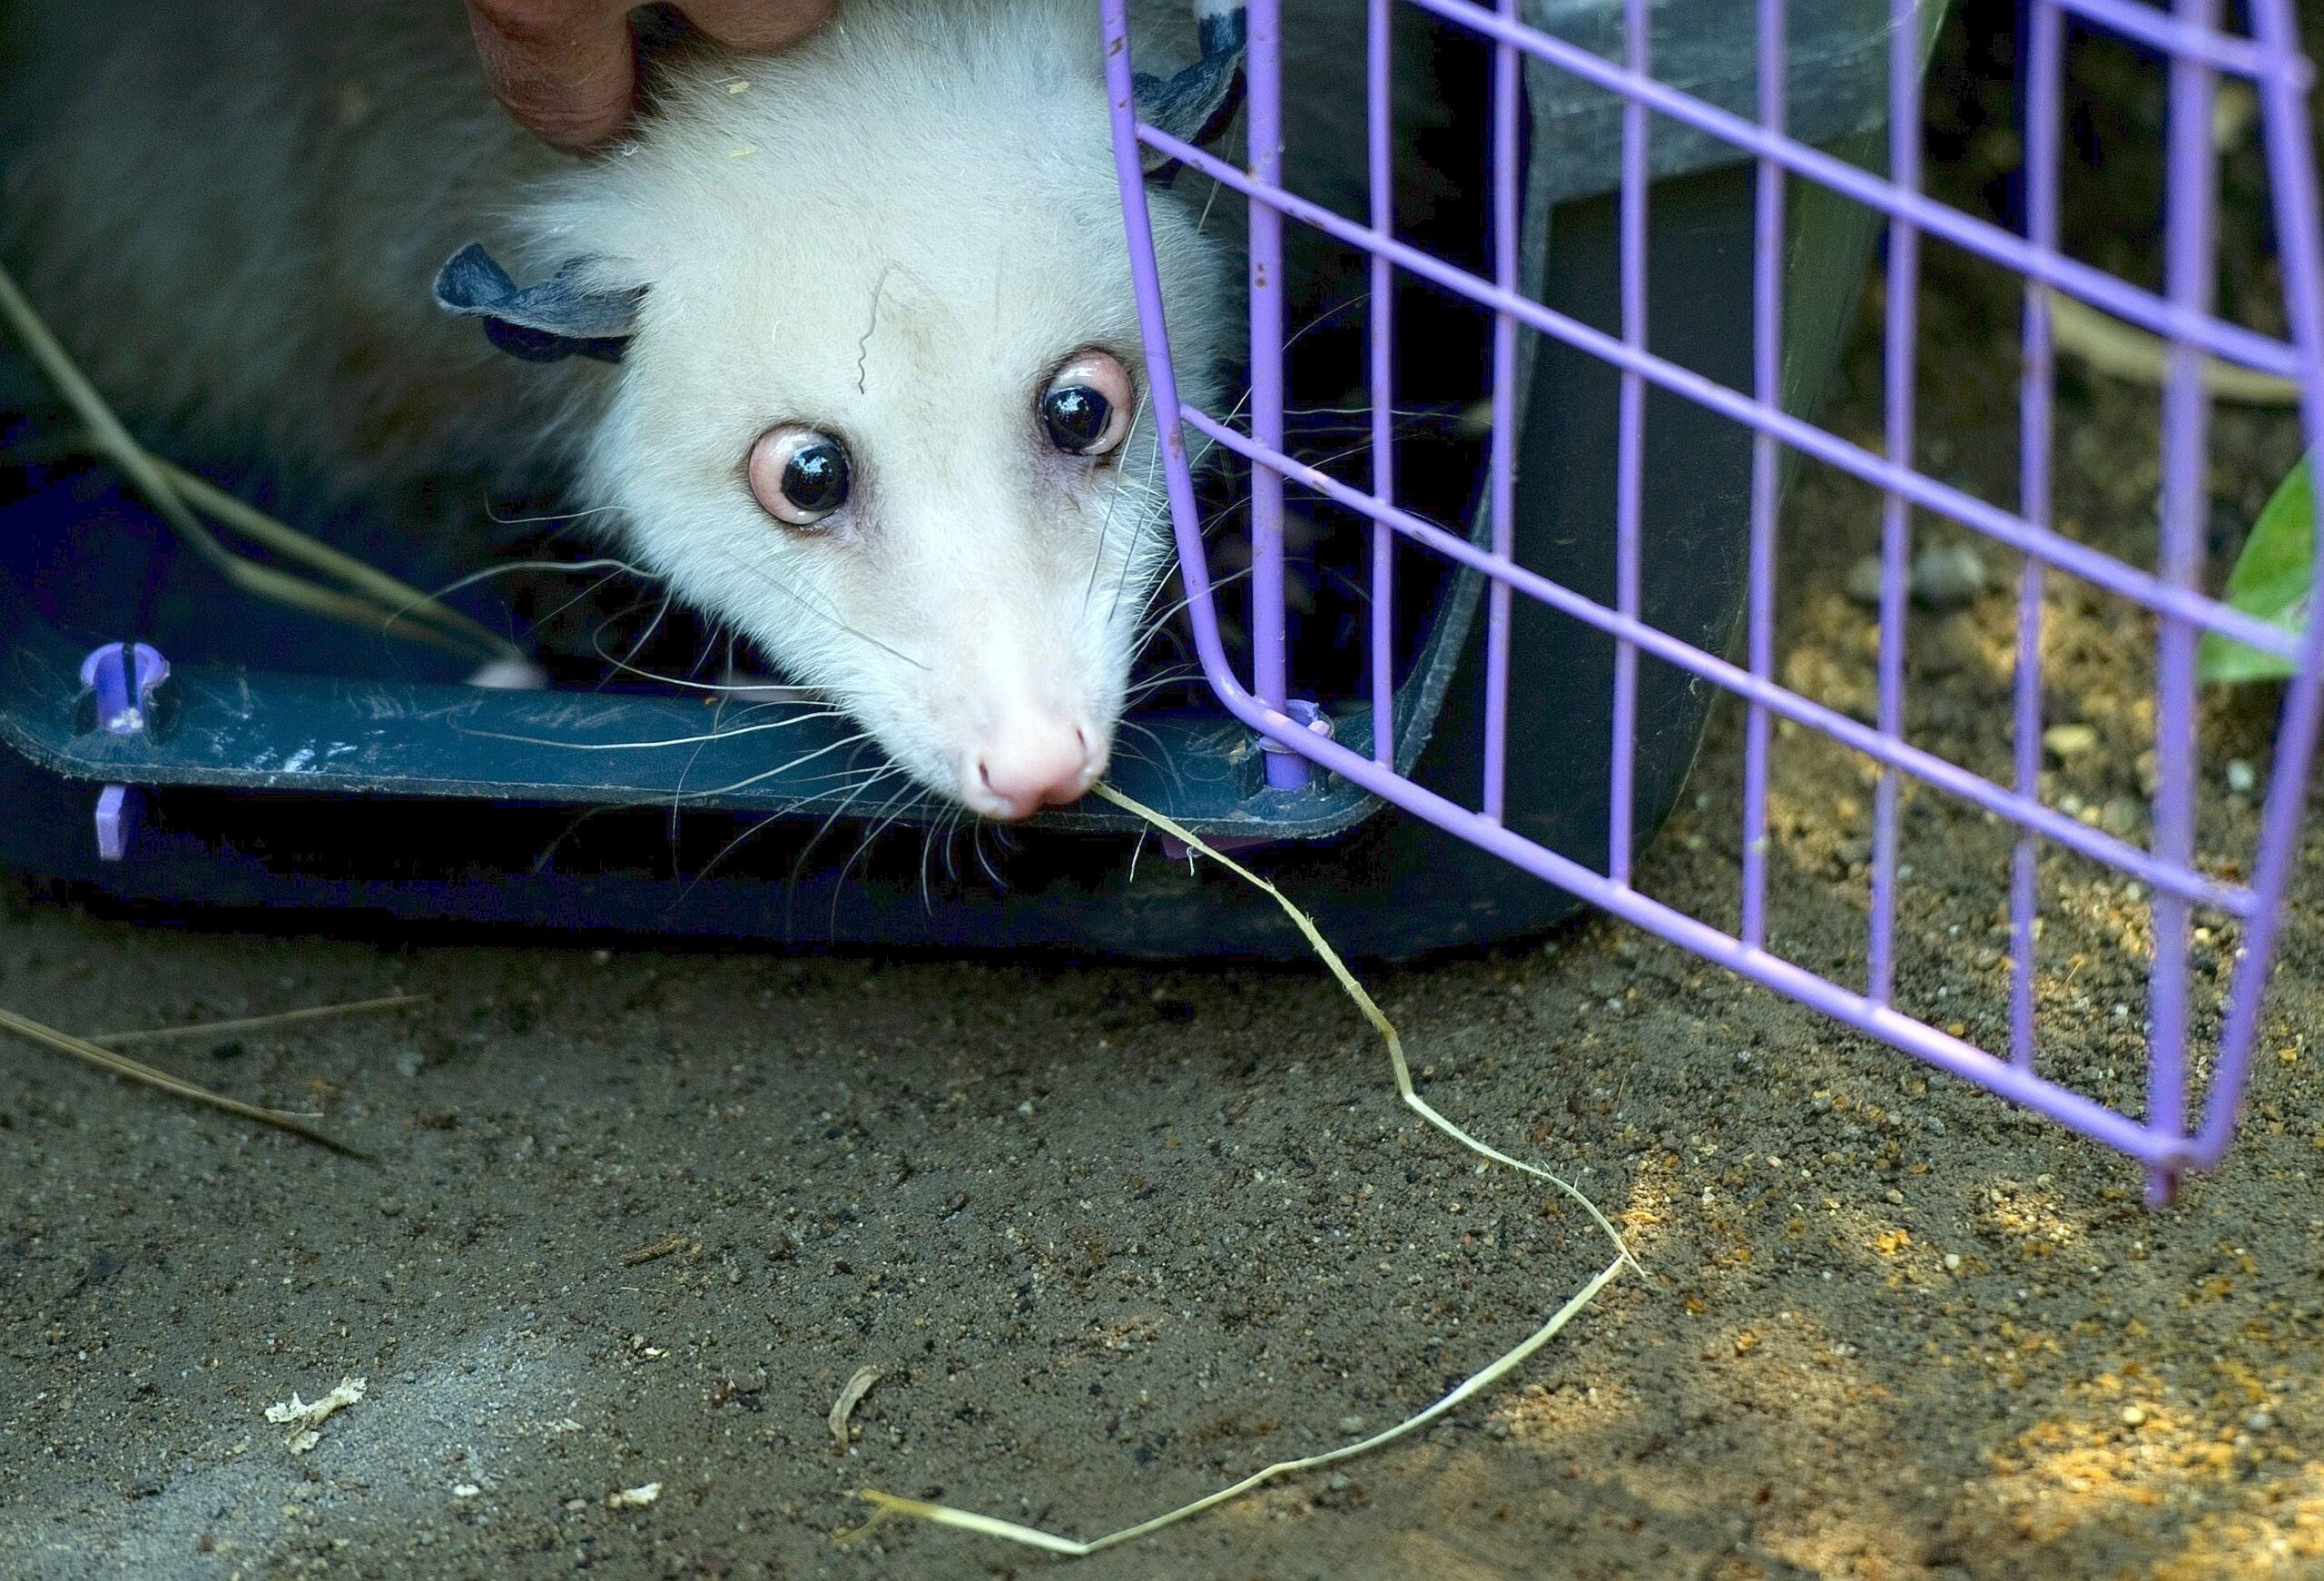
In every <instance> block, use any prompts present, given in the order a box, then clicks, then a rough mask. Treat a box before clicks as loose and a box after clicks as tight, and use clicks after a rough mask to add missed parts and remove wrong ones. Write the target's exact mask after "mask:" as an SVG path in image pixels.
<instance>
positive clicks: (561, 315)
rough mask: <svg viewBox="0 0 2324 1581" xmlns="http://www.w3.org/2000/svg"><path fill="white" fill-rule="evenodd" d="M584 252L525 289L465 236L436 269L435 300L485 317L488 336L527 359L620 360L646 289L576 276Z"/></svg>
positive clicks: (451, 310)
mask: <svg viewBox="0 0 2324 1581" xmlns="http://www.w3.org/2000/svg"><path fill="white" fill-rule="evenodd" d="M587 266H588V261H587V260H586V259H581V258H576V259H573V260H571V261H570V262H567V263H566V265H565V267H564V268H562V269H560V270H558V271H557V272H556V273H555V274H553V275H551V276H550V277H549V278H548V279H547V280H544V281H542V282H540V283H539V284H537V285H528V286H525V287H523V288H522V289H519V288H518V287H517V282H515V281H513V280H511V279H509V278H508V272H507V270H505V269H503V268H501V267H500V265H499V264H497V263H496V262H493V260H492V255H491V254H490V253H488V252H486V251H485V250H484V248H483V246H482V245H481V244H480V243H478V242H469V243H468V245H467V246H465V247H463V248H461V249H460V250H459V251H458V252H455V253H453V254H452V256H451V257H449V258H448V259H446V260H445V262H444V267H443V268H441V269H439V270H438V271H437V272H436V305H437V306H438V307H439V308H442V309H443V310H444V311H446V312H448V313H458V314H459V315H460V316H461V317H463V318H471V319H482V320H483V321H484V332H485V334H486V335H487V337H489V338H490V340H491V341H492V343H493V344H494V345H496V346H497V347H499V348H500V349H501V350H502V351H506V352H508V353H509V354H510V355H511V356H516V357H522V358H523V359H525V361H527V362H554V361H557V360H558V359H559V358H561V357H594V358H596V360H597V361H600V362H618V361H621V353H622V347H623V345H624V344H625V342H626V341H628V339H629V336H630V333H631V331H633V330H635V328H636V326H637V303H638V301H639V299H640V298H642V297H644V296H645V291H644V289H643V288H638V289H635V290H630V291H606V290H604V289H602V288H598V287H594V286H587V285H584V284H582V283H581V275H582V273H583V272H584V271H585V270H586V268H587Z"/></svg>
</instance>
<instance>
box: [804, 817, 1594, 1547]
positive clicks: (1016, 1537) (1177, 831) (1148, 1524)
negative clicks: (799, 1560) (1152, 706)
mask: <svg viewBox="0 0 2324 1581" xmlns="http://www.w3.org/2000/svg"><path fill="white" fill-rule="evenodd" d="M1093 788H1095V790H1096V791H1097V793H1098V795H1101V796H1103V797H1104V798H1105V799H1106V800H1108V801H1109V802H1111V803H1113V804H1114V805H1116V806H1118V807H1120V808H1122V809H1123V810H1124V811H1126V812H1130V813H1135V814H1137V815H1138V816H1139V817H1141V818H1144V819H1145V820H1146V821H1147V823H1148V824H1151V825H1154V827H1156V828H1157V829H1159V830H1161V831H1162V832H1163V833H1165V834H1167V835H1173V836H1175V837H1176V838H1177V839H1178V840H1180V841H1183V842H1184V843H1185V844H1186V845H1187V846H1188V847H1189V848H1191V849H1193V850H1196V851H1199V852H1201V853H1202V854H1203V855H1206V856H1207V857H1209V858H1210V859H1211V860H1212V861H1214V862H1216V863H1217V864H1218V865H1220V866H1222V867H1225V868H1226V870H1227V871H1228V872H1230V873H1233V874H1236V876H1237V877H1239V878H1241V879H1242V880H1243V881H1244V882H1245V883H1246V884H1253V885H1255V886H1256V887H1257V888H1259V889H1262V890H1264V891H1265V892H1266V894H1268V895H1269V896H1270V897H1272V898H1273V899H1274V901H1275V904H1277V905H1279V906H1281V907H1282V908H1283V910H1284V914H1285V915H1287V916H1288V917H1290V918H1291V920H1292V922H1293V923H1294V924H1296V925H1297V926H1298V928H1299V931H1300V933H1301V934H1302V935H1303V936H1304V937H1305V939H1306V940H1307V942H1308V944H1310V945H1312V946H1313V947H1314V948H1315V954H1317V955H1318V956H1319V957H1320V958H1321V959H1322V961H1323V963H1324V965H1325V966H1326V967H1328V968H1330V970H1331V973H1332V975H1333V976H1334V978H1335V979H1337V980H1338V982H1339V984H1340V986H1341V987H1342V988H1344V989H1345V990H1346V991H1347V994H1348V997H1349V998H1351V999H1353V1000H1354V1002H1355V1004H1356V1008H1357V1009H1359V1010H1361V1011H1362V1012H1363V1013H1364V1019H1365V1020H1366V1021H1368V1022H1370V1023H1372V1026H1373V1029H1374V1031H1375V1032H1377V1033H1379V1034H1380V1041H1381V1042H1382V1044H1383V1045H1384V1047H1385V1048H1386V1049H1387V1052H1388V1061H1389V1064H1390V1065H1391V1066H1392V1067H1393V1070H1394V1072H1395V1077H1396V1092H1397V1095H1398V1096H1399V1097H1400V1098H1402V1099H1403V1102H1404V1105H1405V1107H1406V1108H1408V1109H1410V1110H1412V1111H1413V1112H1414V1113H1416V1114H1418V1115H1419V1116H1420V1117H1421V1118H1422V1119H1423V1120H1425V1121H1427V1122H1428V1123H1429V1124H1430V1125H1432V1126H1433V1127H1434V1128H1435V1129H1437V1130H1438V1131H1443V1133H1444V1134H1445V1135H1447V1136H1449V1137H1451V1138H1452V1139H1453V1140H1454V1141H1458V1142H1459V1143H1460V1144H1461V1145H1462V1147H1465V1148H1467V1149H1469V1150H1470V1151H1472V1152H1475V1153H1478V1154H1480V1155H1482V1157H1485V1158H1488V1159H1491V1160H1492V1161H1494V1162H1496V1163H1501V1164H1506V1165H1507V1166H1509V1167H1510V1168H1511V1169H1513V1170H1516V1171H1520V1172H1521V1173H1523V1174H1528V1175H1531V1176H1532V1177H1534V1178H1535V1179H1536V1180H1541V1181H1548V1182H1550V1184H1551V1185H1553V1186H1555V1187H1556V1188H1557V1189H1558V1190H1559V1191H1562V1192H1564V1193H1565V1194H1566V1195H1567V1196H1568V1197H1571V1199H1573V1201H1576V1202H1579V1203H1581V1206H1582V1208H1583V1209H1584V1210H1587V1211H1588V1213H1589V1214H1590V1219H1591V1220H1594V1221H1595V1222H1596V1224H1597V1225H1598V1227H1599V1228H1600V1230H1604V1231H1605V1232H1606V1238H1607V1239H1608V1240H1610V1241H1611V1242H1612V1243H1613V1247H1614V1258H1613V1260H1612V1261H1610V1262H1609V1263H1608V1264H1607V1265H1606V1266H1605V1267H1604V1268H1602V1269H1600V1270H1599V1271H1598V1272H1597V1273H1596V1274H1595V1275H1594V1276H1592V1277H1591V1278H1590V1281H1589V1282H1588V1283H1587V1284H1584V1285H1583V1286H1582V1287H1581V1290H1577V1291H1576V1292H1574V1295H1573V1297H1572V1299H1570V1300H1568V1301H1567V1302H1566V1303H1565V1305H1563V1306H1562V1307H1560V1308H1559V1309H1557V1310H1556V1311H1555V1312H1553V1313H1551V1315H1550V1318H1549V1320H1548V1321H1547V1322H1545V1323H1543V1324H1542V1325H1541V1327H1540V1328H1538V1329H1534V1330H1533V1332H1532V1333H1531V1334H1529V1335H1527V1336H1526V1337H1525V1338H1524V1339H1521V1340H1519V1341H1518V1342H1517V1343H1516V1344H1515V1345H1513V1346H1512V1347H1511V1348H1510V1349H1507V1350H1505V1351H1503V1352H1502V1354H1501V1355H1500V1356H1498V1357H1496V1358H1494V1359H1492V1361H1491V1362H1489V1363H1487V1364H1486V1365H1485V1366H1484V1367H1483V1368H1482V1369H1479V1370H1478V1371H1476V1372H1474V1373H1472V1374H1471V1375H1470V1376H1469V1377H1467V1378H1463V1379H1462V1381H1461V1382H1460V1383H1459V1384H1457V1385H1456V1386H1454V1387H1453V1388H1452V1389H1451V1390H1449V1391H1448V1392H1447V1393H1446V1394H1445V1395H1444V1396H1443V1398H1440V1399H1438V1400H1437V1401H1436V1403H1435V1404H1433V1405H1431V1406H1428V1407H1426V1408H1423V1409H1422V1410H1419V1411H1416V1412H1414V1413H1413V1415H1411V1416H1409V1417H1406V1418H1404V1419H1403V1421H1401V1422H1398V1423H1396V1424H1395V1425H1394V1426H1393V1427H1389V1428H1383V1429H1382V1430H1381V1431H1379V1432H1377V1433H1374V1434H1373V1435H1372V1436H1371V1437H1370V1438H1360V1439H1358V1440H1356V1441H1355V1442H1354V1443H1353V1444H1343V1445H1341V1446H1340V1447H1339V1448H1335V1449H1326V1450H1324V1451H1323V1452H1322V1453H1320V1454H1315V1455H1307V1456H1303V1457H1300V1458H1299V1459H1296V1460H1278V1461H1276V1462H1275V1464H1273V1465H1271V1466H1265V1467H1261V1468H1260V1469H1258V1470H1256V1471H1254V1472H1253V1473H1251V1475H1249V1476H1248V1477H1244V1478H1243V1479H1242V1480H1241V1481H1239V1482H1236V1483H1233V1484H1231V1485H1229V1486H1228V1487H1222V1488H1220V1489H1218V1490H1217V1491H1216V1492H1215V1493H1210V1494H1206V1495H1205V1496H1204V1497H1201V1498H1197V1499H1196V1500H1194V1501H1193V1502H1192V1503H1189V1504H1183V1505H1180V1506H1179V1507H1177V1508H1176V1509H1173V1510H1167V1511H1165V1512H1164V1513H1162V1514H1161V1515H1158V1516H1156V1517H1153V1518H1152V1519H1150V1520H1143V1521H1140V1522H1138V1523H1137V1525H1135V1526H1129V1527H1123V1528H1122V1529H1121V1530H1119V1531H1116V1532H1108V1534H1107V1535H1105V1536H1104V1537H1093V1538H1090V1539H1089V1540H1088V1541H1087V1542H1084V1541H1081V1540H1079V1539H1077V1538H1074V1537H1059V1536H1058V1535H1057V1534H1056V1533H1054V1532H1045V1531H1042V1530H1040V1529H1039V1527H1029V1526H1024V1525H1021V1524H1019V1522H1016V1521H1009V1520H1002V1519H1000V1518H999V1517H995V1516H989V1515H979V1514H977V1513H976V1512H975V1511H973V1510H965V1509H955V1508H953V1507H950V1505H941V1504H930V1503H928V1502H926V1501H925V1500H921V1499H917V1498H899V1497H896V1496H895V1495H894V1494H891V1493H882V1492H881V1491H879V1490H878V1489H877V1488H870V1487H867V1488H863V1489H861V1490H860V1491H859V1494H858V1497H861V1498H862V1499H863V1500H864V1502H865V1503H867V1504H869V1505H871V1506H872V1518H871V1519H869V1520H867V1521H865V1522H864V1523H863V1524H862V1526H860V1527H856V1528H854V1529H853V1530H852V1531H849V1532H843V1533H842V1534H840V1538H841V1540H842V1541H846V1542H852V1541H856V1540H858V1539H860V1538H862V1537H863V1536H865V1535H866V1534H867V1533H869V1532H870V1531H872V1528H874V1527H877V1526H879V1525H880V1524H881V1522H882V1521H885V1520H887V1519H888V1518H890V1517H894V1516H903V1517H910V1518H911V1519H914V1520H923V1521H927V1522H929V1523H931V1525H935V1526H941V1527H953V1528H955V1529H956V1530H959V1531H966V1532H976V1533H979V1534H980V1535H982V1536H984V1537H1000V1538H1003V1539H1005V1540H1007V1541H1009V1542H1012V1543H1019V1544H1022V1545H1023V1546H1026V1547H1029V1548H1039V1549H1040V1550H1042V1551H1043V1552H1045V1553H1050V1554H1062V1555H1065V1556H1068V1557H1069V1558H1077V1559H1078V1558H1084V1557H1087V1556H1088V1555H1091V1554H1095V1553H1098V1552H1100V1551H1101V1550H1103V1549H1106V1548H1110V1547H1114V1546H1118V1545H1119V1544H1122V1543H1128V1542H1133V1541H1135V1540H1136V1539H1137V1538H1139V1537H1146V1536H1147V1535H1149V1534H1151V1533H1154V1532H1157V1531H1160V1530H1161V1529H1162V1528H1163V1527H1169V1526H1176V1525H1177V1523H1178V1522H1180V1521H1183V1520H1187V1519H1190V1518H1192V1517H1195V1516H1197V1515H1200V1514H1202V1513H1203V1512H1204V1511H1205V1510H1208V1509H1215V1508H1216V1507H1218V1506H1220V1505H1222V1504H1225V1503H1226V1502H1227V1501H1228V1500H1230V1499H1235V1498H1239V1497H1242V1496H1243V1495H1244V1494H1246V1493H1248V1492H1250V1491H1251V1490H1252V1489H1254V1488H1256V1487H1264V1486H1265V1484H1267V1483H1270V1482H1273V1481H1275V1479H1276V1478H1277V1477H1288V1476H1292V1475H1294V1474H1295V1473H1297V1472H1301V1471H1312V1470H1314V1469H1315V1468H1316V1467H1321V1466H1329V1465H1331V1464H1332V1463H1334V1461H1339V1460H1347V1459H1352V1458H1354V1457H1355V1456H1358V1455H1364V1454H1368V1453H1370V1452H1371V1451H1372V1450H1374V1449H1377V1448H1380V1447H1381V1446H1383V1445H1384V1444H1389V1443H1393V1441H1394V1440H1396V1439H1398V1438H1403V1437H1404V1436H1405V1435H1406V1434H1409V1433H1413V1432H1417V1431H1419V1430H1420V1429H1421V1428H1424V1427H1426V1426H1427V1425H1428V1424H1429V1423H1431V1422H1433V1421H1434V1420H1435V1419H1436V1418H1439V1417H1441V1416H1443V1414H1444V1413H1445V1412H1447V1411H1449V1410H1451V1409H1452V1408H1453V1407H1454V1406H1457V1405H1459V1404H1460V1403H1461V1402H1462V1401H1463V1400H1465V1399H1469V1398H1472V1397H1473V1396H1475V1395H1478V1394H1481V1393H1482V1392H1483V1391H1484V1390H1486V1389H1488V1388H1492V1386H1493V1384H1495V1383H1496V1382H1498V1381H1499V1380H1500V1379H1501V1378H1503V1377H1505V1376H1507V1375H1508V1374H1509V1373H1510V1372H1511V1371H1512V1370H1514V1369H1516V1368H1518V1367H1521V1366H1522V1365H1523V1364H1524V1363H1525V1361H1526V1359H1528V1358H1529V1357H1531V1355H1532V1354H1533V1353H1534V1352H1535V1351H1537V1350H1539V1349H1541V1347H1542V1346H1544V1345H1547V1344H1548V1343H1549V1342H1550V1341H1551V1339H1555V1338H1556V1337H1557V1335H1558V1332H1559V1330H1561V1329H1563V1328H1564V1327H1565V1326H1566V1325H1567V1324H1568V1323H1570V1322H1571V1321H1572V1320H1573V1319H1574V1317H1575V1316H1576V1315H1577V1314H1578V1313H1580V1312H1581V1309H1583V1308H1585V1307H1587V1306H1589V1305H1590V1302H1591V1301H1593V1300H1595V1299H1597V1297H1598V1292H1599V1291H1600V1290H1604V1289H1605V1288H1606V1287H1607V1286H1608V1285H1609V1284H1611V1283H1612V1282H1613V1281H1614V1280H1615V1278H1616V1277H1617V1276H1619V1275H1620V1273H1621V1271H1622V1270H1623V1269H1625V1268H1632V1269H1635V1268H1637V1267H1638V1266H1639V1265H1638V1260H1637V1259H1636V1258H1634V1257H1632V1256H1631V1255H1630V1248H1629V1247H1628V1246H1626V1245H1625V1244H1623V1241H1622V1237H1621V1232H1620V1230H1616V1229H1615V1228H1614V1226H1613V1224H1612V1222H1611V1221H1610V1220H1608V1219H1607V1217H1606V1215H1605V1214H1604V1213H1602V1212H1600V1210H1599V1208H1598V1205H1597V1204H1596V1203H1595V1202H1592V1201H1590V1199H1589V1198H1588V1197H1586V1196H1584V1195H1582V1193H1581V1191H1580V1190H1579V1189H1577V1188H1576V1187H1574V1186H1572V1185H1571V1184H1569V1183H1568V1182H1567V1181H1563V1180H1561V1179H1560V1178H1559V1177H1557V1176H1556V1175H1553V1174H1551V1172H1550V1171H1547V1170H1544V1169H1541V1168H1540V1167H1539V1166H1537V1165H1534V1164H1529V1163H1526V1162H1524V1161H1522V1160H1521V1159H1513V1158H1511V1157H1510V1156H1509V1155H1508V1154H1507V1153H1505V1152H1502V1151H1500V1150H1498V1149H1497V1148H1493V1147H1491V1146H1489V1145H1487V1144H1486V1143H1484V1142H1482V1141H1478V1140H1477V1139H1476V1138H1475V1137H1473V1136H1471V1135H1470V1134H1469V1133H1468V1132H1467V1131H1463V1130H1462V1129H1461V1128H1460V1127H1459V1126H1457V1125H1455V1124H1453V1123H1452V1122H1451V1121H1450V1120H1447V1119H1445V1118H1444V1116H1443V1115H1442V1114H1439V1113H1438V1112H1436V1111H1435V1110H1434V1109H1433V1108H1431V1107H1430V1106H1429V1103H1428V1102H1427V1100H1425V1099H1423V1097H1421V1095H1420V1094H1419V1093H1418V1092H1415V1091H1413V1078H1412V1069H1411V1067H1410V1066H1409V1065H1407V1064H1406V1063H1405V1062H1404V1044H1403V1038H1402V1037H1401V1036H1400V1035H1399V1034H1398V1033H1397V1032H1396V1027H1395V1023H1393V1022H1391V1021H1390V1020H1389V1019H1388V1016H1387V1013H1385V1012H1384V1011H1383V1010H1382V1009H1381V1008H1380V1006H1379V1004H1378V1003H1377V1002H1375V1001H1374V999H1373V997H1372V995H1371V994H1370V993H1367V992H1365V990H1364V984H1363V983H1360V982H1358V981H1357V980H1356V977H1355V973H1353V972H1351V971H1349V970H1348V968H1347V963H1346V962H1344V961H1343V960H1341V959H1340V954H1339V952H1338V951H1336V950H1334V949H1333V948H1332V946H1331V944H1330V942H1329V941H1328V940H1326V939H1325V938H1324V935H1323V934H1322V932H1321V931H1320V930H1318V929H1317V928H1316V926H1315V922H1314V920H1313V919H1312V918H1310V917H1309V916H1308V915H1307V914H1306V913H1305V912H1304V911H1301V910H1300V909H1299V907H1298V906H1296V905H1295V904H1293V903H1292V901H1291V900H1290V898H1289V897H1288V896H1286V895H1285V894H1284V893H1283V892H1282V891H1281V890H1279V889H1277V888H1276V887H1275V885H1274V884H1270V883H1268V882H1267V881H1266V880H1265V879H1264V878H1262V877H1260V876H1259V875H1258V874H1256V873H1254V872H1252V871H1251V870H1250V869H1249V868H1247V867H1246V866H1244V865H1242V864H1241V863H1239V862H1237V861H1236V860H1235V859H1234V858H1233V857H1231V856H1226V855H1221V854H1220V853H1219V852H1217V851H1216V850H1215V849H1213V848H1212V847H1211V846H1210V845H1208V844H1207V843H1206V842H1205V841H1204V840H1203V839H1202V837H1201V836H1200V835H1196V834H1195V833H1194V831H1193V830H1191V829H1188V828H1187V826H1186V825H1183V824H1180V823H1179V822H1177V820H1176V819H1174V818H1171V817H1169V816H1167V815H1165V814H1162V813H1157V812H1156V811H1155V810H1154V809H1153V808H1152V807H1149V806H1147V805H1145V804H1144V803H1142V802H1140V801H1137V799H1136V798H1134V797H1131V796H1128V795H1123V794H1122V793H1121V792H1120V791H1118V790H1116V789H1115V788H1114V787H1113V786H1109V785H1105V784H1102V783H1101V784H1099V785H1098V786H1095V787H1093ZM845 1398H846V1397H844V1396H842V1400H843V1401H844V1400H845ZM832 1416H833V1418H834V1420H833V1429H834V1431H837V1429H838V1426H839V1413H838V1410H837V1408H834V1409H833V1412H832Z"/></svg>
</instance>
